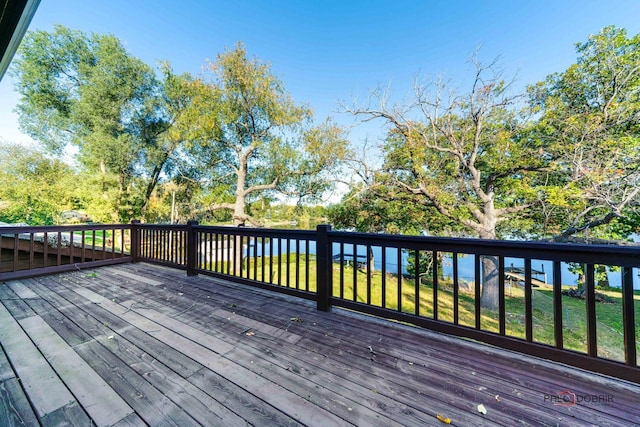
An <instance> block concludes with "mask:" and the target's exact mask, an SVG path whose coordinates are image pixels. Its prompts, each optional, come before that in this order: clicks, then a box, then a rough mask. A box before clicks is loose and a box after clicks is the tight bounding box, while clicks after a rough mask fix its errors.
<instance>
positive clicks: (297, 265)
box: [296, 239, 300, 289]
mask: <svg viewBox="0 0 640 427" xmlns="http://www.w3.org/2000/svg"><path fill="white" fill-rule="evenodd" d="M296 289H300V239H296Z"/></svg>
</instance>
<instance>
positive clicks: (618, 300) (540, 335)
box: [206, 253, 640, 361]
mask: <svg viewBox="0 0 640 427" xmlns="http://www.w3.org/2000/svg"><path fill="white" fill-rule="evenodd" d="M263 263H264V276H263ZM307 264H308V265H307ZM206 267H207V269H208V267H209V266H206ZM211 267H213V268H212V269H213V270H214V271H222V272H226V271H227V270H226V269H227V262H219V263H217V265H213V266H211ZM247 268H248V277H249V279H253V280H258V281H264V282H267V283H273V284H275V285H280V286H289V287H291V288H298V289H308V290H309V291H310V292H315V291H316V261H315V256H313V255H310V256H309V258H308V260H307V257H306V256H305V254H301V255H300V262H299V263H297V258H296V255H295V253H291V254H290V255H289V259H288V262H287V257H286V255H282V256H281V257H264V258H260V257H258V258H257V259H254V258H253V257H251V258H249V259H246V260H245V261H244V263H243V274H242V276H243V277H247ZM307 270H308V276H307ZM341 275H342V277H343V278H344V285H343V288H342V289H340V278H341ZM287 277H288V282H287ZM296 277H298V282H296ZM367 282H368V280H367V274H366V272H364V271H360V270H359V269H355V271H354V268H353V267H352V266H349V265H345V266H344V267H343V268H342V271H341V268H340V265H339V264H336V263H334V264H333V296H334V297H340V296H341V293H342V298H344V299H347V300H354V301H357V302H361V303H369V304H371V305H373V306H378V307H382V306H383V291H384V297H385V298H384V307H385V308H387V309H391V310H398V300H400V309H401V311H402V312H405V313H411V314H416V287H415V280H414V279H412V278H409V279H407V278H404V277H401V278H398V276H397V275H393V274H386V275H385V277H384V286H383V276H382V274H381V273H380V272H374V273H373V274H372V276H371V278H370V280H369V282H370V284H369V288H368V283H367ZM296 283H297V284H298V285H297V286H296ZM470 288H471V289H473V286H470ZM354 290H355V292H354ZM598 292H602V293H605V294H606V295H608V296H609V297H611V298H612V299H613V300H614V303H612V304H608V303H596V317H597V326H596V331H597V341H598V355H599V356H600V357H605V358H610V359H614V360H618V361H624V341H623V334H622V295H621V293H620V292H619V291H616V290H607V291H603V290H598ZM399 295H400V298H399ZM418 300H419V310H418V314H419V315H421V316H425V317H430V318H433V312H434V310H433V286H432V285H431V284H429V283H427V284H424V283H423V284H421V285H420V286H419V288H418ZM635 300H636V301H637V302H636V304H635V322H636V346H637V351H638V354H640V291H636V292H635ZM532 309H533V339H534V341H536V342H539V343H544V344H549V345H555V341H554V332H553V324H554V321H553V289H552V288H551V287H548V288H534V291H533V299H532ZM437 311H438V316H437V319H438V320H442V321H445V322H453V321H454V313H453V285H452V284H451V283H450V282H446V281H444V280H440V282H439V285H438V304H437ZM562 312H563V320H562V323H563V346H564V348H566V349H570V350H575V351H579V352H585V353H586V351H587V338H586V337H587V330H586V305H585V301H584V300H580V299H576V298H572V297H568V296H563V297H562ZM505 313H506V318H505V329H506V331H505V332H506V335H508V336H513V337H517V338H522V339H524V338H525V304H524V289H523V288H521V287H519V286H508V285H507V286H506V289H505ZM480 314H481V316H480V319H481V322H480V323H481V329H483V330H486V331H491V332H498V331H499V321H498V313H497V312H493V311H489V310H481V313H480ZM458 323H459V324H461V325H465V326H470V327H475V296H474V294H473V292H468V291H465V290H464V287H461V289H460V291H459V295H458Z"/></svg>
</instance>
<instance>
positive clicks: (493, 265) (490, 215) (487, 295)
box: [479, 199, 500, 311]
mask: <svg viewBox="0 0 640 427" xmlns="http://www.w3.org/2000/svg"><path fill="white" fill-rule="evenodd" d="M483 213H484V221H483V223H482V229H481V231H480V236H479V237H480V238H481V239H495V238H496V224H497V222H498V218H497V216H496V212H495V210H494V205H493V199H490V200H489V201H487V202H486V203H485V205H484V210H483ZM481 262H482V295H481V297H480V306H481V307H482V308H484V309H487V310H492V311H496V310H498V308H499V296H500V286H499V281H500V273H499V269H498V257H497V256H489V255H487V256H482V257H481Z"/></svg>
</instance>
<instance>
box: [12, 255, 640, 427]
mask: <svg viewBox="0 0 640 427" xmlns="http://www.w3.org/2000/svg"><path fill="white" fill-rule="evenodd" d="M94 273H95V274H94ZM18 283H19V284H18ZM22 297H24V298H22ZM0 301H1V302H2V308H4V314H3V313H2V312H0V323H2V322H4V321H6V322H8V324H11V322H12V321H13V322H14V324H15V325H18V327H19V328H20V330H23V329H24V330H26V331H27V332H28V333H29V335H30V338H26V337H27V334H25V333H24V330H23V336H22V337H21V338H24V339H28V340H29V341H35V342H36V344H39V346H42V348H43V349H46V348H54V349H55V348H64V349H65V350H64V351H61V352H60V351H46V350H43V351H41V352H40V353H39V354H40V356H39V357H40V359H42V360H41V362H42V361H44V363H45V364H47V366H51V365H53V366H54V367H55V366H56V364H58V363H60V362H59V360H57V359H56V358H57V357H59V356H57V354H65V355H67V356H69V357H70V360H77V359H73V358H74V357H78V358H80V359H81V360H82V361H83V363H85V364H86V367H85V369H86V368H87V367H88V369H90V370H91V371H92V372H94V374H95V375H98V376H99V377H100V378H102V379H103V380H104V381H105V382H106V383H107V384H108V385H109V387H110V388H112V389H113V390H114V391H115V392H117V394H118V395H119V396H120V398H121V399H123V401H125V402H126V403H127V405H129V406H130V407H131V408H132V410H133V413H131V414H128V415H127V416H124V417H121V418H120V419H119V420H118V421H117V423H116V424H115V425H120V426H129V425H133V426H136V425H145V424H149V425H230V426H240V425H256V426H258V425H259V426H263V425H264V426H270V425H277V426H299V425H318V426H325V425H340V426H344V425H357V426H360V425H384V426H424V425H442V423H441V422H440V421H439V420H438V419H437V415H442V416H444V417H448V418H451V421H452V424H453V425H474V426H499V425H504V426H511V425H521V424H523V425H571V426H587V425H611V426H614V425H640V411H638V402H640V387H639V386H637V385H634V384H630V383H626V382H624V381H619V380H615V379H611V378H608V377H604V376H600V375H593V374H588V373H585V372H584V371H580V370H577V369H572V368H568V367H566V366H562V365H559V364H555V363H550V362H547V361H543V360H540V359H536V358H532V357H528V356H524V355H521V354H515V353H512V352H508V351H504V350H500V349H496V348H492V347H490V346H486V345H481V344H477V343H474V342H471V341H467V340H460V339H456V338H452V337H447V336H444V335H441V334H436V333H433V332H429V331H425V330H422V329H419V328H416V327H409V326H406V325H401V324H398V323H393V322H389V321H384V320H380V319H375V318H372V317H368V316H364V315H358V314H354V313H351V312H348V311H346V310H341V309H335V308H334V309H333V311H331V312H328V313H326V312H320V311H317V310H316V304H315V303H314V302H313V301H307V300H302V299H296V298H294V297H291V296H286V295H282V294H274V293H272V292H269V291H266V290H261V289H254V288H250V287H247V286H243V285H237V284H233V283H230V282H228V281H224V280H219V279H216V280H214V279H211V278H208V277H203V276H198V277H187V275H186V274H185V272H184V271H179V270H174V269H171V268H166V267H158V266H151V265H148V264H131V265H118V266H110V267H102V268H98V269H94V270H90V271H75V272H70V273H64V274H57V275H51V276H45V277H39V278H32V279H23V280H20V281H19V282H14V283H12V284H11V286H6V285H2V284H0ZM9 318H10V319H9ZM0 329H1V325H0ZM5 329H6V328H5ZM43 331H45V332H46V333H45V336H50V335H51V334H52V331H53V333H54V336H55V337H56V338H55V343H54V344H55V345H53V347H52V344H51V343H49V344H47V343H46V340H44V341H43V338H42V334H43ZM14 335H15V336H13V337H12V336H11V334H10V335H9V336H8V344H9V346H11V343H12V340H13V341H15V340H16V339H17V338H16V337H17V336H20V333H19V332H18V333H14ZM4 345H5V342H4V340H3V341H2V346H3V347H4ZM36 348H37V347H36ZM69 351H72V352H73V354H75V355H76V356H71V355H70V353H68V352H69ZM55 372H56V374H57V375H58V376H59V377H60V379H61V380H62V384H63V386H65V387H68V386H70V385H71V384H72V383H73V380H72V379H71V376H72V375H73V373H71V372H67V371H65V370H63V369H57V370H56V371H55ZM90 375H93V374H90ZM17 377H18V375H16V372H14V371H13V366H12V365H11V364H9V363H8V362H7V363H6V364H3V363H2V357H1V354H0V395H1V396H2V399H3V403H6V404H8V405H9V406H10V407H12V408H16V409H11V410H6V411H5V413H7V415H6V419H14V418H12V417H14V414H17V413H19V411H18V410H17V408H18V406H20V405H19V404H18V402H20V399H21V398H20V396H19V394H20V392H21V391H22V392H23V395H24V396H25V397H22V401H21V402H22V404H21V405H22V408H23V409H22V411H23V412H25V413H26V414H27V415H28V409H30V407H28V406H27V407H25V406H24V405H25V402H27V403H29V401H28V400H27V399H26V397H29V398H30V399H31V395H30V394H29V393H30V392H33V390H32V389H31V388H27V387H25V385H24V384H21V383H20V382H19V381H17ZM563 390H570V391H571V392H574V393H576V394H578V395H587V394H588V395H605V396H611V397H612V399H613V400H612V401H611V402H608V404H607V405H597V404H586V403H584V402H583V403H579V404H578V405H575V406H571V407H569V406H557V405H553V404H552V403H551V402H549V401H545V396H549V395H553V394H557V393H558V392H561V391H563ZM479 404H482V405H484V406H485V408H486V409H487V413H486V414H482V413H480V412H479V411H478V409H477V406H478V405H479ZM83 405H85V406H90V405H89V404H88V403H87V402H86V401H85V402H84V403H83V399H77V400H76V399H73V400H72V401H70V402H69V403H67V404H65V405H60V407H59V408H57V409H55V410H54V411H52V412H50V413H47V414H44V416H41V417H40V418H39V421H40V422H41V423H42V424H44V425H54V424H56V423H64V422H69V423H70V424H73V423H76V424H77V423H80V422H81V420H84V421H87V420H89V418H92V419H91V420H90V422H93V423H95V421H94V420H93V418H95V415H91V414H92V412H91V411H90V410H89V408H88V407H87V408H85V407H83ZM91 405H100V403H99V402H94V403H92V404H91ZM9 406H8V407H9ZM105 406H108V405H105ZM94 411H95V410H94ZM3 414H4V413H0V416H5V415H3ZM41 415H42V414H41ZM34 417H35V415H34Z"/></svg>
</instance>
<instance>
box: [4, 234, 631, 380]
mask: <svg viewBox="0 0 640 427" xmlns="http://www.w3.org/2000/svg"><path fill="white" fill-rule="evenodd" d="M64 233H68V235H69V236H70V237H71V238H72V239H73V242H72V243H71V244H67V248H65V247H64V245H63V244H58V243H57V242H62V241H63V240H64V238H63V236H64ZM0 235H1V236H0V239H1V240H0V242H1V243H2V247H3V252H2V254H1V255H2V256H1V257H0V264H1V265H3V266H5V267H6V268H5V269H3V270H2V271H0V281H2V280H9V279H14V278H19V277H27V276H32V275H37V274H49V273H52V272H58V271H64V270H70V269H80V268H86V267H93V266H99V265H106V264H113V263H127V262H138V261H145V262H150V263H155V264H161V265H165V266H170V267H173V268H178V269H182V270H186V273H187V274H188V275H197V274H203V275H208V276H213V277H217V278H223V279H226V280H230V281H234V282H237V283H242V284H246V285H251V286H257V287H261V288H265V289H269V290H272V291H275V292H282V293H287V294H290V295H294V296H296V297H301V298H306V299H309V300H313V301H316V304H317V308H318V309H319V310H323V311H328V310H330V308H331V307H332V306H335V307H342V308H345V309H349V310H354V311H357V312H361V313H365V314H370V315H375V316H380V317H384V318H387V319H393V320H397V321H400V322H405V323H410V324H413V325H417V326H420V327H424V328H428V329H431V330H435V331H439V332H442V333H446V334H450V335H455V336H459V337H464V338H469V339H474V340H478V341H482V342H485V343H488V344H492V345H495V346H498V347H502V348H505V349H509V350H513V351H517V352H521V353H525V354H529V355H534V356H538V357H542V358H545V359H549V360H554V361H558V362H562V363H566V364H568V365H572V366H576V367H579V368H583V369H586V370H590V371H593V372H599V373H604V374H607V375H611V376H614V377H618V378H622V379H625V380H628V381H632V382H636V383H640V366H639V361H638V353H640V325H639V324H638V323H639V322H640V291H637V290H635V291H634V277H635V276H637V275H638V268H640V248H638V247H632V246H607V245H578V244H559V243H546V242H513V241H493V240H480V239H457V238H435V237H414V236H398V235H384V234H366V233H353V232H342V231H334V230H332V229H331V228H330V227H329V226H325V225H321V226H318V227H317V229H316V230H277V229H259V228H236V227H211V226H202V225H199V224H198V223H197V222H193V221H192V222H189V223H187V224H181V225H157V224H140V223H139V222H137V221H134V222H132V223H131V224H124V225H100V226H97V225H92V226H74V227H71V228H69V227H13V228H3V229H1V230H0ZM52 236H55V238H54V239H50V238H51V237H52ZM109 236H111V237H112V239H109ZM117 236H120V238H119V240H118V239H117V238H116V237H117ZM41 237H42V239H41ZM99 237H102V240H100V239H99ZM48 239H49V240H51V241H50V242H49V244H44V242H45V241H48ZM56 239H57V240H56ZM40 240H42V242H40ZM80 242H81V243H80ZM56 245H57V246H56ZM5 246H6V248H5ZM65 249H68V250H67V252H68V253H67V252H65ZM38 254H40V255H38ZM65 257H66V258H65ZM40 258H42V260H40ZM487 266H489V268H488V267H487ZM538 266H540V267H538ZM545 266H546V268H545ZM568 266H571V267H572V268H573V269H574V270H575V269H576V266H578V267H579V270H580V272H581V273H580V284H579V285H580V286H579V287H578V286H577V284H576V283H575V282H574V281H572V280H573V279H571V280H568V279H567V273H566V272H567V269H568ZM602 271H608V275H609V277H614V278H616V280H617V283H618V284H619V286H618V287H614V288H606V289H604V290H601V289H599V288H598V285H602V283H599V281H600V282H603V280H602V277H599V276H598V274H597V273H598V272H602ZM600 276H601V275H600ZM491 277H493V279H492V278H491ZM485 287H486V289H485ZM491 288H494V289H496V291H497V307H495V309H488V308H485V304H483V302H484V301H483V298H485V296H483V293H488V292H489V290H490V289H491ZM578 288H579V291H580V292H579V295H580V296H582V297H583V298H584V299H580V298H574V297H572V296H569V295H567V294H568V292H569V291H574V292H573V293H574V294H575V293H576V292H575V291H577V290H578ZM597 288H598V289H597ZM603 295H605V296H604V297H603ZM607 295H608V297H607ZM603 298H604V299H603Z"/></svg>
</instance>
